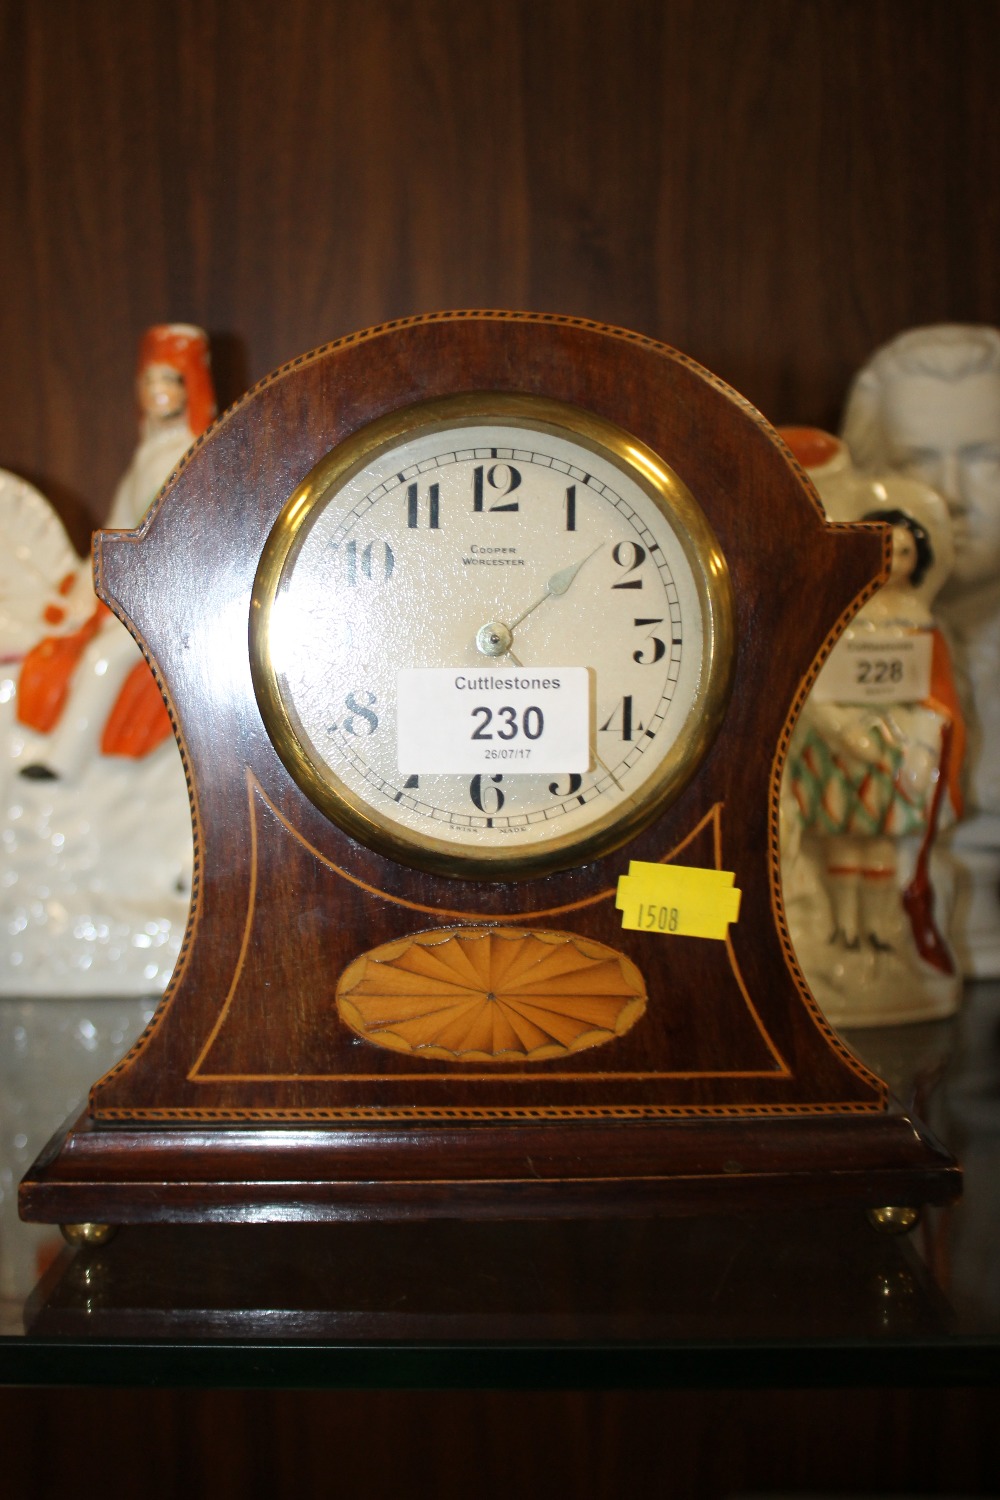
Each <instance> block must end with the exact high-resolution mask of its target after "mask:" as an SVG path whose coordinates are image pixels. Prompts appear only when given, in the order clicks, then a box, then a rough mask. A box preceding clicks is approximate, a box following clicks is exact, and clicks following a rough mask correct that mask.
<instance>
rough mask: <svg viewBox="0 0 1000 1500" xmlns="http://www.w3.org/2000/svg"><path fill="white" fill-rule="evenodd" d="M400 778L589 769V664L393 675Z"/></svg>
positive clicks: (442, 669) (410, 669)
mask: <svg viewBox="0 0 1000 1500" xmlns="http://www.w3.org/2000/svg"><path fill="white" fill-rule="evenodd" d="M396 734H397V742H398V754H397V761H398V768H399V771H400V773H401V774H402V775H404V776H412V775H425V776H433V775H440V776H450V775H455V774H461V773H464V772H467V771H484V770H491V771H503V772H504V774H505V775H512V776H518V775H520V776H534V775H538V774H540V773H544V774H545V775H549V774H552V775H557V774H559V773H565V772H569V771H577V772H584V771H588V770H589V769H590V673H589V671H588V670H587V668H586V667H506V666H504V667H500V666H497V667H460V668H454V669H453V668H451V667H408V668H406V669H404V670H402V671H400V672H399V673H397V678H396Z"/></svg>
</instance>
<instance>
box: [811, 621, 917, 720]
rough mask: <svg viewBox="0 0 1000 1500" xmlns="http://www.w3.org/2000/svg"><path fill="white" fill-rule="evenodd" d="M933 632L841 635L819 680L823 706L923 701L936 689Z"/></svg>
mask: <svg viewBox="0 0 1000 1500" xmlns="http://www.w3.org/2000/svg"><path fill="white" fill-rule="evenodd" d="M932 652H933V637H932V635H931V632H930V631H928V630H914V631H912V632H910V633H909V634H906V635H903V634H898V635H889V634H886V633H878V632H875V631H865V632H861V631H859V632H858V633H857V634H856V635H852V636H850V637H849V638H848V637H842V638H841V639H840V640H839V641H838V642H837V644H836V645H835V646H834V648H833V650H832V651H831V653H830V656H829V659H828V661H827V663H826V665H825V666H824V668H823V670H822V671H821V672H820V674H819V676H818V677H817V679H816V684H815V686H814V688H813V697H814V698H815V699H816V701H817V702H818V703H923V702H924V701H925V700H926V699H927V698H929V697H930V691H931V654H932Z"/></svg>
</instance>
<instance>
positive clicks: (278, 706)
mask: <svg viewBox="0 0 1000 1500" xmlns="http://www.w3.org/2000/svg"><path fill="white" fill-rule="evenodd" d="M481 422H501V423H503V422H508V423H510V424H511V425H514V424H518V425H520V426H522V427H530V428H532V429H533V430H535V431H540V432H553V433H556V434H563V435H566V436H568V437H569V438H571V439H572V440H573V441H575V442H577V443H580V444H582V446H584V447H589V448H590V449H591V450H592V451H594V452H595V453H599V454H602V455H603V456H605V457H606V458H607V457H608V456H610V457H611V459H612V460H613V462H614V463H615V465H616V466H617V467H618V468H620V469H623V470H625V471H626V472H627V473H628V475H629V477H630V478H631V479H632V480H633V482H634V483H636V484H638V485H639V487H640V488H641V489H642V490H643V491H644V493H645V494H646V495H647V496H648V497H649V498H650V499H651V500H652V501H653V502H654V504H655V505H656V506H657V507H658V509H659V510H660V511H661V512H662V514H663V515H664V516H665V517H666V519H667V520H668V522H669V523H670V525H671V527H672V529H673V531H674V533H675V535H676V537H677V539H678V541H679V542H680V545H681V548H682V550H683V552H684V554H685V556H686V558H687V561H688V564H689V566H690V568H691V572H692V575H693V578H694V581H695V587H696V590H697V594H698V599H699V603H700V606H701V611H702V618H703V620H704V624H705V630H704V637H703V646H702V660H701V671H700V675H699V680H698V686H697V689H696V691H695V696H694V700H693V702H692V704H691V708H690V710H689V712H688V716H687V719H686V720H685V722H684V725H683V727H682V729H681V732H680V734H679V735H678V736H677V739H676V740H675V741H674V744H673V745H672V746H671V748H670V750H669V751H668V753H667V754H666V756H665V757H664V759H663V760H662V761H661V762H660V764H659V766H658V767H657V769H656V770H655V772H653V774H652V775H651V776H650V777H649V778H648V780H647V782H646V783H644V784H643V786H642V787H641V788H640V789H639V791H638V792H637V793H636V794H634V796H633V799H632V800H631V801H630V803H629V804H627V806H626V807H625V808H622V807H621V806H619V807H617V808H614V809H611V810H609V812H607V813H606V814H604V815H603V816H602V817H601V818H599V819H598V820H597V822H596V823H595V824H594V825H592V826H591V827H589V828H588V829H587V830H586V831H585V832H584V833H582V834H581V833H571V834H563V835H561V836H559V837H556V838H553V839H552V840H551V841H549V842H548V843H546V844H545V845H544V846H534V847H532V848H531V849H527V850H526V849H523V848H522V849H519V850H514V851H509V850H508V849H507V848H504V847H498V848H497V849H496V850H483V849H463V848H462V847H461V846H460V845H458V844H456V843H454V842H449V841H447V840H443V839H436V838H430V837H428V836H426V835H423V834H419V833H417V832H415V831H413V830H411V829H408V828H399V827H398V826H397V825H396V824H394V823H393V822H392V821H391V819H390V818H388V817H385V816H383V815H382V814H381V813H379V812H377V811H376V810H375V809H374V808H373V807H372V806H371V805H370V804H369V803H367V802H364V801H362V799H361V798H359V797H358V796H356V794H355V793H354V792H352V791H351V790H350V788H348V787H347V786H346V785H345V784H344V783H343V782H342V781H341V780H340V778H339V777H337V776H336V775H335V773H334V772H332V771H330V770H326V772H325V773H324V772H321V771H320V770H318V769H317V765H316V758H315V757H314V756H313V755H312V754H311V753H310V751H309V749H308V747H307V746H306V745H304V744H303V742H302V740H301V739H300V737H299V734H298V732H297V730H296V727H295V724H294V722H293V719H292V717H291V715H290V713H289V711H288V708H287V707H286V704H285V701H284V697H283V695H282V691H281V687H280V685H279V682H278V678H277V674H276V672H275V670H274V668H273V665H272V662H271V653H270V643H269V628H270V616H271V610H272V607H273V605H274V601H275V598H276V596H277V592H278V589H279V587H280V584H281V579H282V576H283V574H284V571H285V569H286V567H287V566H288V564H289V563H290V562H291V561H293V560H294V556H295V554H296V552H297V551H298V547H299V545H301V542H302V541H303V540H304V539H305V536H306V534H307V530H308V526H309V523H310V518H311V517H312V516H313V514H314V513H315V512H316V510H317V509H318V508H319V507H320V506H323V505H325V504H326V503H327V501H328V500H329V499H330V498H331V497H332V496H333V495H334V494H335V493H336V491H337V490H338V489H339V488H340V487H341V486H342V485H343V484H345V483H346V482H347V481H348V480H349V479H350V478H351V477H352V476H353V475H354V474H355V473H356V472H357V471H358V470H359V469H361V468H363V467H364V466H365V464H367V463H368V462H369V461H370V460H371V459H372V458H374V457H375V456H377V454H378V453H380V452H384V451H385V450H386V449H387V448H390V447H392V446H393V444H395V443H398V442H400V441H401V440H404V439H407V438H410V437H412V436H414V435H415V434H418V433H420V434H423V433H425V432H430V431H433V430H441V431H443V430H445V429H447V428H454V427H461V426H473V425H475V424H477V423H481ZM249 634H250V666H251V674H252V677H253V685H254V692H255V693H256V696H257V702H258V705H259V708H260V712H261V716H262V718H263V720H264V724H265V727H266V729H267V732H268V734H269V736H270V738H271V742H272V744H273V745H274V748H275V749H276V750H277V752H278V755H279V756H280V758H281V760H282V762H283V763H284V765H285V766H286V768H287V769H288V771H289V773H290V774H291V775H292V777H293V778H294V780H295V781H296V782H297V784H298V785H299V787H300V788H301V790H302V791H303V792H304V793H305V795H306V796H307V797H308V798H309V800H310V801H311V802H312V803H314V804H315V805H316V806H317V807H318V808H319V809H320V810H321V811H322V812H323V813H325V814H326V816H327V817H329V818H330V819H331V820H332V821H333V822H334V823H336V824H337V825H338V827H340V828H342V829H343V830H344V832H345V833H348V834H349V835H350V836H351V837H352V838H355V839H358V840H359V841H360V842H361V843H362V844H365V845H367V846H368V847H369V848H371V849H374V850H375V851H377V852H378V853H380V854H384V855H388V856H389V858H391V859H394V860H398V861H399V862H400V863H401V864H405V865H409V866H413V867H415V868H417V869H423V870H428V871H431V872H433V873H434V874H437V875H447V876H451V877H455V878H463V879H484V878H485V879H487V880H511V879H525V878H529V877H531V876H538V875H545V874H550V873H552V872H553V871H556V870H563V869H567V868H571V867H573V866H577V865H582V864H587V863H589V862H590V861H591V860H594V859H596V858H598V857H599V856H600V855H603V854H607V853H609V852H610V851H611V850H613V849H615V848H618V847H620V846H621V845H622V844H625V843H627V842H628V840H629V839H631V838H632V837H634V836H635V835H636V834H637V833H639V832H640V831H641V830H642V829H643V828H645V827H646V826H647V825H648V824H649V823H651V822H652V821H653V819H654V818H655V817H656V816H657V815H658V814H659V813H661V812H662V811H663V810H664V809H665V808H666V807H667V806H668V805H669V803H671V802H672V801H673V800H674V799H675V798H676V797H677V796H678V795H679V794H680V792H681V791H682V789H683V788H684V787H685V786H686V785H687V783H688V781H689V780H690V779H691V777H692V775H693V774H694V772H695V771H696V769H697V767H698V765H699V764H700V762H701V760H702V759H703V757H704V756H705V754H706V753H707V751H708V748H709V746H710V745H711V743H712V740H713V739H714V737H715V734H716V732H717V730H718V728H719V725H720V723H721V721H722V717H723V714H724V713H725V708H726V704H727V702H728V699H729V693H730V690H731V686H732V672H733V657H734V623H733V600H732V587H731V584H730V579H729V569H728V567H727V564H726V560H725V558H724V556H723V554H722V551H721V549H720V548H719V545H718V542H717V541H716V538H715V535H714V533H713V531H712V528H711V527H710V525H709V523H708V521H707V519H706V517H705V515H704V513H703V512H702V510H701V507H700V506H699V505H698V502H697V501H696V500H695V498H694V496H693V495H692V494H691V492H690V490H689V489H688V488H687V486H686V485H685V484H684V483H683V481H682V480H681V479H680V478H679V477H678V476H677V475H676V474H675V473H674V471H673V470H672V469H671V468H670V467H669V466H668V465H667V464H666V463H665V462H664V461H663V460H662V459H661V458H660V457H658V456H657V455H656V454H655V453H654V452H653V451H652V449H650V448H648V447H647V446H646V444H645V443H642V442H640V441H639V440H638V439H637V438H634V437H632V436H630V434H628V433H627V432H626V431H625V430H624V429H623V428H621V427H618V426H617V425H616V424H614V423H612V422H609V421H607V420H605V419H604V418H603V417H599V416H597V415H595V414H594V413H593V412H590V411H586V410H584V409H582V408H580V407H575V406H570V405H569V404H567V403H566V402H562V401H556V400H552V399H549V398H547V397H541V396H531V395H511V394H507V393H504V392H496V391H479V392H475V393H471V394H468V395H457V396H447V397H442V398H438V399H435V400H431V401H422V402H418V403H415V404H414V405H411V406H407V407H404V408H401V409H400V410H399V411H395V412H391V413H389V414H388V415H386V416H384V417H381V418H378V419H376V420H375V421H373V422H371V423H369V424H368V425H366V426H365V427H363V428H361V429H359V430H358V431H357V432H355V433H352V434H351V435H350V436H349V437H347V438H345V439H344V440H343V441H342V442H340V443H338V444H337V446H336V447H335V448H333V449H331V451H330V452H329V453H328V454H326V456H325V457H324V458H322V459H320V461H319V463H318V464H316V465H315V467H314V468H313V469H311V470H310V472H309V473H308V474H307V475H306V476H305V478H304V479H303V480H302V482H301V483H300V484H299V485H298V486H297V487H296V489H295V490H294V492H293V493H292V495H291V496H290V497H289V499H288V501H287V503H286V504H285V506H284V508H283V509H282V511H281V514H280V515H279V516H278V518H277V520H276V521H275V523H274V526H273V527H272V529H271V532H270V535H269V536H268V538H267V541H266V543H265V545H264V550H263V552H262V554H261V558H260V562H259V564H258V567H257V573H256V577H255V579H254V585H253V592H252V596H251V606H250V631H249Z"/></svg>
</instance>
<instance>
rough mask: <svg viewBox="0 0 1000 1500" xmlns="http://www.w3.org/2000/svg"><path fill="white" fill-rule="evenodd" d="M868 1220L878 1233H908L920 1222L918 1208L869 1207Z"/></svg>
mask: <svg viewBox="0 0 1000 1500" xmlns="http://www.w3.org/2000/svg"><path fill="white" fill-rule="evenodd" d="M868 1222H869V1224H871V1225H872V1226H873V1227H874V1228H875V1229H877V1230H878V1231H879V1233H880V1234H909V1232H910V1230H911V1229H915V1228H916V1226H917V1224H919V1222H920V1210H919V1208H906V1207H896V1208H892V1207H888V1208H870V1209H869V1210H868Z"/></svg>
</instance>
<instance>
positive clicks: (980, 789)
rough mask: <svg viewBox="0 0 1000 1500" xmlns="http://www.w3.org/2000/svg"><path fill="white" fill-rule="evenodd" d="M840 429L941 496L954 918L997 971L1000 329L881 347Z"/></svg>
mask: <svg viewBox="0 0 1000 1500" xmlns="http://www.w3.org/2000/svg"><path fill="white" fill-rule="evenodd" d="M843 435H844V439H845V441H846V443H847V445H848V447H849V449H850V451H851V454H852V456H853V458H854V461H855V462H856V463H857V464H858V465H859V467H861V468H862V469H864V470H865V471H867V472H875V471H885V470H892V471H895V472H898V473H901V474H906V475H910V476H912V477H914V478H917V479H921V480H923V481H924V482H925V483H927V484H930V485H933V487H934V488H935V489H936V490H938V491H939V492H940V494H941V495H942V496H943V497H944V500H945V501H946V502H947V505H948V509H949V511H950V513H951V517H952V523H953V528H954V537H955V566H954V570H953V572H952V574H951V576H950V578H949V580H948V582H947V583H946V585H945V587H944V589H943V590H942V593H941V596H940V599H939V600H938V602H937V604H936V606H935V608H936V612H937V614H938V617H939V619H940V621H941V623H942V626H943V628H944V629H945V631H946V633H947V635H948V638H949V641H950V643H951V645H952V648H953V651H954V655H955V665H956V671H957V675H958V680H959V686H960V690H961V691H962V693H963V698H964V701H965V706H966V711H967V718H968V724H969V755H968V770H967V782H966V803H967V813H966V817H965V819H964V821H963V822H962V823H961V824H960V825H959V827H958V828H957V829H956V830H955V832H954V833H953V834H952V835H951V836H950V837H949V840H948V844H949V848H950V851H951V854H952V856H953V858H954V862H955V864H956V866H957V871H958V881H957V900H956V911H955V917H954V923H953V934H954V939H955V945H956V950H957V953H958V957H959V960H960V963H961V966H962V968H963V970H964V972H965V973H966V974H968V975H971V976H977V977H996V976H998V975H1000V900H998V892H1000V687H998V684H1000V332H998V331H997V329H995V328H989V327H983V326H976V325H972V326H965V325H958V324H940V325H934V326H931V327H927V328H915V329H911V330H910V331H909V332H907V333H904V334H901V335H900V336H899V337H898V338H896V339H894V340H892V341H891V342H890V343H888V344H886V345H885V346H884V347H883V348H881V349H879V350H878V351H877V352H876V353H875V354H874V355H873V356H872V358H871V359H870V360H869V362H868V363H867V365H866V366H865V367H864V368H863V369H862V370H861V371H860V373H859V374H858V375H857V377H856V379H855V381H854V383H853V385H852V387H851V390H850V393H849V396H848V401H847V407H846V413H845V417H844V430H843Z"/></svg>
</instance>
